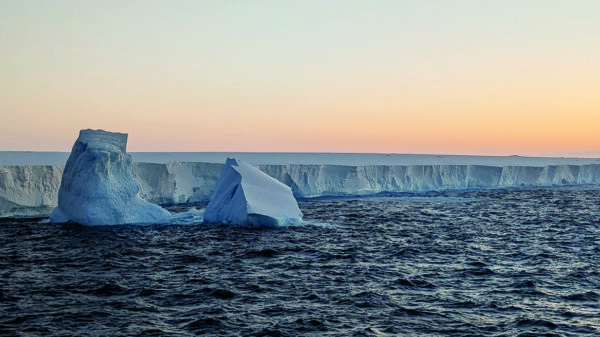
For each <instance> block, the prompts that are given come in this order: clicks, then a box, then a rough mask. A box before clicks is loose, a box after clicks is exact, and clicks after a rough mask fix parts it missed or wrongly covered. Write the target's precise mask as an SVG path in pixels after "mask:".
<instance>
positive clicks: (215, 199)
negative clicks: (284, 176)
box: [204, 158, 302, 227]
mask: <svg viewBox="0 0 600 337" xmlns="http://www.w3.org/2000/svg"><path fill="white" fill-rule="evenodd" d="M301 219H302V212H301V211H300V208H299V207H298V203H297V202H296V199H294V195H293V194H292V190H291V188H290V187H288V186H286V185H285V184H283V183H281V182H279V181H278V180H276V179H274V178H272V177H271V176H269V175H267V174H266V173H264V172H262V171H261V170H259V169H257V168H256V167H254V166H252V165H250V164H248V163H245V162H243V161H241V160H240V161H236V160H235V159H230V158H228V159H227V161H226V163H225V167H223V170H222V171H221V176H220V177H219V179H217V183H216V185H215V191H214V193H213V196H212V199H211V201H210V202H209V204H208V206H207V207H206V211H205V212H204V221H206V222H213V223H227V224H234V225H239V226H250V227H257V226H269V227H274V226H285V225H287V224H290V223H294V222H297V221H300V220H301Z"/></svg>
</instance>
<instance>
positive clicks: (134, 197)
mask: <svg viewBox="0 0 600 337" xmlns="http://www.w3.org/2000/svg"><path fill="white" fill-rule="evenodd" d="M126 146H127V134H125V133H115V132H107V131H103V130H90V129H87V130H81V131H80V132H79V138H77V141H75V144H74V145H73V149H72V150H71V154H70V156H69V159H68V160H67V163H66V165H65V169H64V171H63V176H62V181H61V185H60V189H59V192H58V206H57V207H56V208H55V209H54V210H53V211H52V214H51V215H50V221H51V222H58V223H64V222H76V223H80V224H82V225H118V224H151V223H157V222H162V221H165V220H168V219H169V218H170V213H169V212H168V211H167V210H165V209H163V208H162V207H160V206H158V205H155V204H151V203H149V202H147V201H145V200H143V199H141V198H140V197H139V196H138V192H139V190H140V185H139V183H138V182H137V181H136V180H135V179H134V178H133V175H132V169H131V156H130V155H128V154H126V153H125V150H126Z"/></svg>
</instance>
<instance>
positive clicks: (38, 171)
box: [0, 163, 600, 216]
mask: <svg viewBox="0 0 600 337" xmlns="http://www.w3.org/2000/svg"><path fill="white" fill-rule="evenodd" d="M257 167H258V168H259V169H260V170H261V171H263V172H265V173H267V174H269V175H270V176H272V177H274V178H276V179H277V180H279V181H281V182H283V183H284V184H286V185H288V186H290V187H291V188H292V191H293V192H294V196H296V197H315V196H323V195H348V194H370V193H377V192H384V191H389V192H423V191H441V190H452V189H484V188H504V187H528V186H560V185H584V184H594V185H600V165H597V164H586V165H550V166H483V165H404V166H385V165H376V166H371V165H364V166H337V165H296V164H290V165H259V166H257ZM222 168H223V164H211V163H169V164H150V163H134V164H133V167H132V174H133V177H134V178H136V179H137V180H138V181H139V183H140V186H141V189H140V193H139V196H140V197H141V198H143V199H145V200H148V201H150V202H153V203H182V202H194V201H208V200H209V198H210V196H211V193H213V191H214V187H215V183H216V181H217V178H218V177H219V174H220V172H221V169H222ZM61 175H62V167H60V166H0V216H11V215H35V214H38V215H47V214H48V211H47V210H49V209H51V208H52V207H54V206H56V204H57V202H58V199H57V194H58V187H59V186H60V180H61Z"/></svg>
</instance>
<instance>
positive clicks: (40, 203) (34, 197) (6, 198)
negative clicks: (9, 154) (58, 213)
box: [0, 165, 63, 217]
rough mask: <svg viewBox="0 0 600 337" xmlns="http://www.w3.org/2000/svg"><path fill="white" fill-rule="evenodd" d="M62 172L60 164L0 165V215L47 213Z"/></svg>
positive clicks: (50, 209) (52, 206)
mask: <svg viewBox="0 0 600 337" xmlns="http://www.w3.org/2000/svg"><path fill="white" fill-rule="evenodd" d="M62 172H63V168H62V166H39V165H35V166H33V165H32V166H0V217H5V216H15V215H19V216H20V215H39V214H44V215H47V214H49V213H50V212H51V211H52V209H53V208H54V207H56V205H57V204H58V188H59V187H60V181H61V177H62Z"/></svg>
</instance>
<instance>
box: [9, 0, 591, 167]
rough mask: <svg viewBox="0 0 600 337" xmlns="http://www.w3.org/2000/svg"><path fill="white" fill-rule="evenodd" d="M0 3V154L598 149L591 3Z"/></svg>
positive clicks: (495, 152) (574, 151)
mask: <svg viewBox="0 0 600 337" xmlns="http://www.w3.org/2000/svg"><path fill="white" fill-rule="evenodd" d="M424 3H426V4H421V3H418V2H405V1H389V2H388V1H383V2H369V1H327V2H321V1H248V2H242V1H198V2H187V1H173V2H170V1H0V19H1V21H2V26H3V28H2V30H1V31H0V74H1V75H0V116H1V117H2V123H1V124H0V150H58V151H68V150H70V147H71V146H72V144H73V140H74V139H75V138H76V137H77V134H78V132H79V130H80V129H85V128H93V129H105V130H110V131H119V132H127V133H129V144H128V150H129V151H248V152H377V153H436V154H438V153H439V154H483V155H485V154H489V155H513V154H518V155H581V156H599V155H600V23H598V22H599V21H598V18H599V17H600V2H597V1H592V0H590V1H558V0H557V1H526V2H523V1H457V2H448V1H427V2H424Z"/></svg>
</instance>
